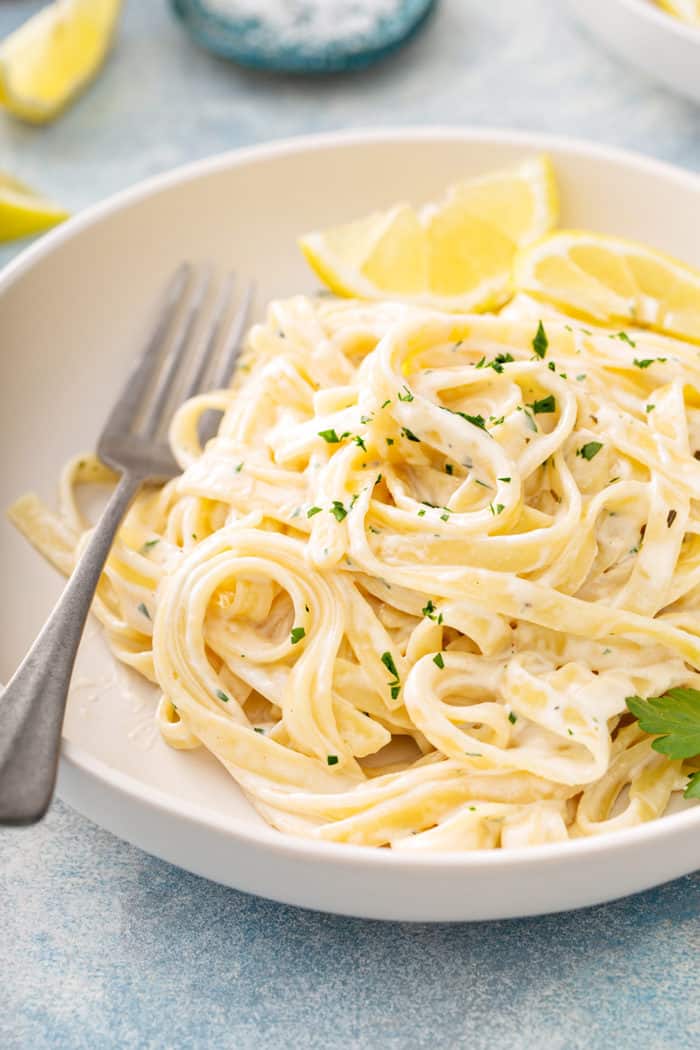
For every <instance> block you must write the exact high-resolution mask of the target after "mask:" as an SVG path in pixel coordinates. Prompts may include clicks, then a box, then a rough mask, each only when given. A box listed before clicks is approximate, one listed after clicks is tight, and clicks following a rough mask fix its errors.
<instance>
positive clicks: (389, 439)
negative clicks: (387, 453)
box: [386, 438, 394, 445]
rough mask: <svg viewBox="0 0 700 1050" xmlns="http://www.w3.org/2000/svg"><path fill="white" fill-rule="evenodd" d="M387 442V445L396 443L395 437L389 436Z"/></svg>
mask: <svg viewBox="0 0 700 1050" xmlns="http://www.w3.org/2000/svg"><path fill="white" fill-rule="evenodd" d="M386 443H387V445H393V444H394V439H393V438H387V439H386Z"/></svg>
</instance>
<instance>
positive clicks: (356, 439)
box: [352, 434, 367, 452]
mask: <svg viewBox="0 0 700 1050" xmlns="http://www.w3.org/2000/svg"><path fill="white" fill-rule="evenodd" d="M352 440H353V441H354V442H355V444H356V445H358V446H359V447H360V448H361V449H362V451H363V452H366V451H367V446H366V445H365V439H364V438H363V437H361V436H360V435H359V434H355V436H354V438H353V439H352Z"/></svg>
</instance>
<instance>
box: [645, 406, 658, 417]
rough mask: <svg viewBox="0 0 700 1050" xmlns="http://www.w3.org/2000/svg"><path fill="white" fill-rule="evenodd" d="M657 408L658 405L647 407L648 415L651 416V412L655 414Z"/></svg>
mask: <svg viewBox="0 0 700 1050" xmlns="http://www.w3.org/2000/svg"><path fill="white" fill-rule="evenodd" d="M655 408H656V405H647V415H649V413H650V412H653V411H654V409H655Z"/></svg>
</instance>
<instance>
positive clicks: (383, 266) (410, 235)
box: [300, 157, 558, 310]
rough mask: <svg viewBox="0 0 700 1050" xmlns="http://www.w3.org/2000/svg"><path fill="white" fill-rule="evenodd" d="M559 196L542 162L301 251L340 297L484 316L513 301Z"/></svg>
mask: <svg viewBox="0 0 700 1050" xmlns="http://www.w3.org/2000/svg"><path fill="white" fill-rule="evenodd" d="M557 210H558V207H557V191H556V184H555V180H554V175H553V172H552V167H551V164H550V162H549V160H548V159H547V158H546V157H535V158H533V159H531V160H528V161H526V162H524V163H523V164H520V165H519V166H518V167H516V168H513V169H512V170H509V171H503V172H496V173H494V174H491V175H486V176H483V177H481V178H477V179H472V180H470V181H467V182H461V183H457V184H456V185H454V186H451V187H450V189H448V191H447V193H446V195H445V197H444V199H443V200H441V201H439V202H438V203H435V204H427V205H425V206H424V207H423V208H421V209H420V210H416V209H414V208H413V207H411V206H410V205H409V204H397V205H396V206H395V207H393V208H390V209H389V210H388V211H384V212H375V213H374V214H372V215H368V216H366V217H365V218H362V219H359V220H357V221H355V222H351V223H348V224H346V225H343V226H336V227H334V228H331V229H328V230H322V231H317V232H314V233H309V234H306V235H305V236H304V237H302V238H301V240H300V246H301V249H302V251H303V252H304V255H305V256H306V258H307V260H308V262H309V263H310V265H311V266H312V267H313V269H314V270H315V271H316V273H317V274H318V276H319V277H320V278H321V280H322V281H323V282H324V283H325V284H327V285H328V287H329V288H331V289H332V290H333V291H334V292H336V293H337V294H339V295H346V296H357V297H359V298H363V299H387V298H390V299H398V300H402V301H407V302H412V303H417V304H421V305H425V306H431V307H438V308H440V309H443V310H488V309H493V308H495V307H497V306H499V305H501V304H502V303H504V302H505V301H506V300H507V299H508V298H509V297H510V295H511V294H512V290H513V287H512V278H511V274H512V265H513V260H514V257H515V254H516V251H517V249H518V247H519V246H522V245H525V244H528V243H530V242H531V241H533V240H535V239H536V238H539V237H541V236H542V235H543V234H545V233H546V232H548V231H549V230H550V229H551V228H552V226H553V225H554V223H555V222H556V218H557Z"/></svg>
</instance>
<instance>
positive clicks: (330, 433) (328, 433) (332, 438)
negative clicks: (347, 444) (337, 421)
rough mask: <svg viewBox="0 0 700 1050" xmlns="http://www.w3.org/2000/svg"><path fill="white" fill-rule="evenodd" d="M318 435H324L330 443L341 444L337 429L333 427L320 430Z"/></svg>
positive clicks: (324, 438) (325, 439)
mask: <svg viewBox="0 0 700 1050" xmlns="http://www.w3.org/2000/svg"><path fill="white" fill-rule="evenodd" d="M318 436H319V437H322V438H323V440H324V441H327V442H328V444H329V445H339V444H340V438H339V437H338V435H337V433H336V431H335V430H334V429H333V428H331V429H330V430H319V432H318Z"/></svg>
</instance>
